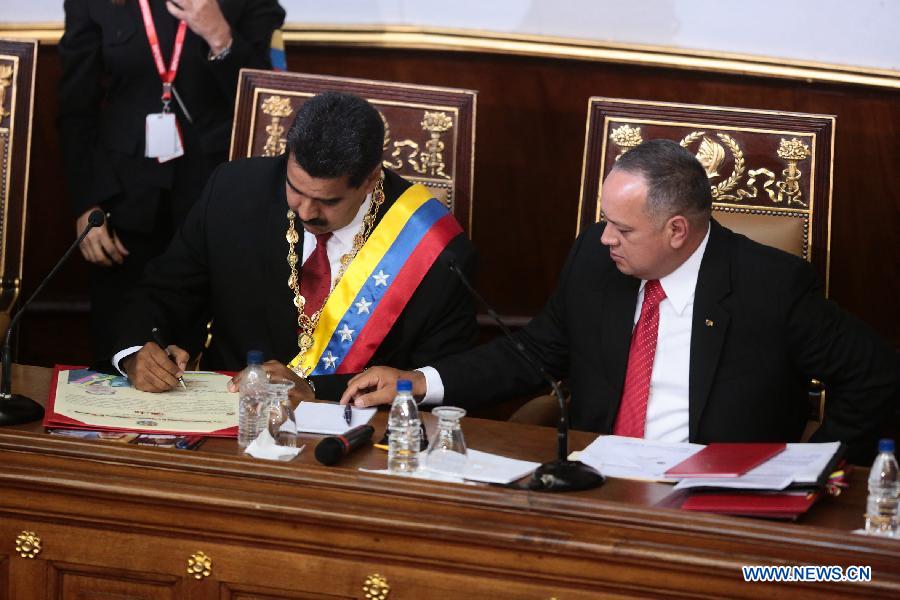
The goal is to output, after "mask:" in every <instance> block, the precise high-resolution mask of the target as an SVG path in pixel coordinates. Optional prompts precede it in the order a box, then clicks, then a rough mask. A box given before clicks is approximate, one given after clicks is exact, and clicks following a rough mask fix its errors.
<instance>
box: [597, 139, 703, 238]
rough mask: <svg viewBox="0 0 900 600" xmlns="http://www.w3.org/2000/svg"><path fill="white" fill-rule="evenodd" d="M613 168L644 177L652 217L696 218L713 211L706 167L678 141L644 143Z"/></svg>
mask: <svg viewBox="0 0 900 600" xmlns="http://www.w3.org/2000/svg"><path fill="white" fill-rule="evenodd" d="M614 168H615V169H621V170H623V171H627V172H629V173H638V174H640V175H642V176H643V178H644V181H646V182H647V206H646V210H647V213H648V214H649V215H650V216H653V217H660V216H662V217H665V218H667V219H668V218H669V217H671V216H674V215H676V214H682V215H685V216H686V217H688V218H691V219H692V220H693V219H694V218H697V217H700V218H708V217H709V215H710V214H711V211H712V192H711V191H710V189H709V178H708V177H707V175H706V169H704V168H703V165H701V164H700V161H698V160H697V158H696V157H695V156H694V155H693V154H691V153H690V152H688V151H687V149H685V148H683V147H682V146H681V145H679V144H678V143H677V142H673V141H672V140H664V139H655V140H648V141H646V142H642V143H641V144H639V145H638V146H635V147H634V148H632V149H631V150H629V151H628V152H626V153H625V154H623V155H622V156H621V157H619V160H617V161H616V164H615V166H614Z"/></svg>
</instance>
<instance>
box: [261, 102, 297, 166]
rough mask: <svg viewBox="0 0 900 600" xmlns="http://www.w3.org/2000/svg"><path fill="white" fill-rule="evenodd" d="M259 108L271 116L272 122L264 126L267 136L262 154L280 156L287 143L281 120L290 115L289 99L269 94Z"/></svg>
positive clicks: (291, 110)
mask: <svg viewBox="0 0 900 600" xmlns="http://www.w3.org/2000/svg"><path fill="white" fill-rule="evenodd" d="M260 108H261V109H262V111H263V113H265V114H267V115H269V116H270V117H272V122H271V123H270V124H269V125H267V126H266V134H267V137H266V144H265V146H263V156H280V155H282V154H284V150H285V148H286V145H287V139H286V138H285V137H284V125H282V124H281V120H282V119H285V118H287V117H290V116H291V113H292V112H293V109H292V108H291V101H290V99H288V98H285V97H283V96H269V97H268V98H266V99H265V100H264V101H263V103H262V104H261V105H260Z"/></svg>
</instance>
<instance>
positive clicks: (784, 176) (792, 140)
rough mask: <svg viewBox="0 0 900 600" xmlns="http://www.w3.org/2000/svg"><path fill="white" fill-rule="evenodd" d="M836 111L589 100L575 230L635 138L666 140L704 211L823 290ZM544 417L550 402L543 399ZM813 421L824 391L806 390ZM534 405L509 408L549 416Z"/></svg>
mask: <svg viewBox="0 0 900 600" xmlns="http://www.w3.org/2000/svg"><path fill="white" fill-rule="evenodd" d="M834 127H835V117H833V116H828V115H810V114H800V113H785V112H774V111H764V110H755V109H739V108H724V107H714V106H699V105H690V104H670V103H664V102H649V101H643V100H621V99H613V98H596V97H595V98H591V99H590V102H589V104H588V122H587V132H586V139H585V149H584V162H583V167H582V178H581V179H582V185H581V194H580V198H579V207H578V223H577V226H576V232H580V231H581V229H583V228H584V227H586V226H587V225H590V224H592V223H595V222H596V221H599V220H600V219H601V218H602V186H603V179H604V178H605V177H606V175H607V173H608V172H609V171H610V170H611V169H612V168H613V166H614V165H615V161H616V160H617V159H618V157H619V156H620V155H621V154H623V153H624V152H626V151H627V150H629V149H630V148H632V147H634V146H636V145H638V144H640V143H641V142H642V141H643V140H648V139H654V138H668V139H671V140H676V141H678V142H679V143H680V144H681V145H682V146H684V147H685V148H687V149H689V150H690V151H691V152H693V153H695V154H696V156H697V158H698V160H699V161H700V162H701V164H703V166H704V167H705V169H706V172H707V175H708V177H709V184H710V188H711V189H712V195H713V218H715V219H716V220H718V221H719V222H720V223H722V224H723V225H725V226H726V227H728V228H730V229H732V230H734V231H737V232H739V233H743V234H744V235H746V236H748V237H750V238H752V239H754V240H756V241H758V242H761V243H763V244H768V245H770V246H774V247H776V248H780V249H782V250H785V251H787V252H790V253H792V254H795V255H797V256H800V257H802V258H804V259H806V260H807V261H810V262H811V263H812V265H813V267H814V268H815V269H816V271H817V272H818V274H819V276H820V277H821V278H822V281H824V282H825V289H826V293H827V290H828V266H829V251H830V249H829V239H830V226H831V220H830V214H831V213H830V208H831V168H832V162H833V152H834V146H833V144H834ZM543 402H544V404H543V406H544V407H545V409H548V410H549V414H551V415H552V412H553V410H555V404H556V403H555V402H552V403H551V402H549V401H547V400H543ZM811 402H812V404H813V406H812V407H811V408H812V409H811V414H812V415H814V416H815V418H816V419H818V421H821V414H822V407H823V403H824V393H820V390H819V389H816V390H815V393H814V394H811ZM548 410H545V411H543V412H542V411H540V410H539V406H538V405H531V406H528V405H526V407H523V411H526V413H527V416H526V414H520V415H514V417H515V418H517V419H520V420H528V421H530V422H535V421H536V420H539V419H540V420H543V419H548V420H547V421H546V422H548V423H552V422H554V418H553V417H552V416H550V417H547V416H545V414H546V413H548Z"/></svg>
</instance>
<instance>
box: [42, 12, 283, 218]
mask: <svg viewBox="0 0 900 600" xmlns="http://www.w3.org/2000/svg"><path fill="white" fill-rule="evenodd" d="M219 6H220V8H221V10H222V13H223V15H224V17H225V19H226V20H227V21H228V23H229V24H230V25H231V29H232V36H233V42H232V49H231V53H230V55H229V56H227V57H225V58H224V59H223V60H221V61H209V60H208V59H207V57H208V54H209V46H208V45H207V44H206V42H204V41H203V38H201V37H199V36H198V35H196V34H195V33H193V32H192V31H191V30H190V29H188V31H187V34H186V36H185V41H184V50H183V52H182V55H181V62H180V67H179V69H178V75H177V77H176V79H175V87H176V88H177V90H178V93H179V95H180V96H181V98H182V100H183V101H184V104H185V105H186V107H187V110H188V112H189V113H190V115H191V117H192V118H193V124H191V123H189V122H188V121H187V119H186V118H185V116H184V114H183V112H182V111H181V108H180V107H179V106H178V104H177V102H175V100H174V99H173V101H172V104H171V108H172V111H173V112H174V113H175V114H176V115H177V117H178V123H179V126H180V128H181V132H182V137H183V138H184V145H185V156H183V157H182V158H179V159H176V160H174V161H169V162H166V163H162V164H160V163H159V162H158V161H157V160H156V159H148V158H144V128H145V124H144V121H145V117H146V116H147V115H148V114H149V113H158V112H160V110H161V108H162V103H161V100H160V95H161V93H162V84H161V82H160V78H159V74H158V73H157V71H156V66H155V63H154V61H153V57H152V54H151V51H150V44H149V42H148V41H147V34H146V33H145V32H144V24H143V20H142V19H141V10H140V7H139V5H138V2H137V1H136V0H129V1H128V2H121V3H118V2H112V1H111V0H66V2H65V12H66V27H65V33H64V34H63V37H62V39H61V40H60V43H59V53H60V58H61V59H62V66H63V74H62V78H61V82H60V89H59V94H60V95H59V100H60V113H59V130H60V138H61V141H62V153H63V162H64V166H65V172H66V179H67V181H68V185H69V195H70V197H71V199H72V202H73V209H74V211H75V213H76V214H78V215H80V214H81V213H82V212H84V211H85V210H87V209H88V208H89V207H91V206H93V205H95V204H101V205H102V206H103V207H104V209H106V210H109V211H111V212H112V213H113V222H114V224H115V225H116V226H117V227H121V228H124V229H127V230H129V231H150V230H151V229H152V228H153V225H154V218H155V216H156V211H157V204H158V202H159V197H160V190H171V189H173V188H175V187H184V188H188V189H189V190H190V192H191V193H186V194H183V195H180V196H178V202H180V203H182V204H185V206H175V207H173V210H174V211H175V212H176V214H178V213H182V216H183V213H184V212H186V211H187V209H188V208H189V207H190V204H192V203H193V202H194V201H195V200H196V197H197V195H198V193H199V192H200V190H201V189H202V188H203V185H204V183H205V182H206V178H207V177H208V176H209V173H210V172H211V171H212V169H213V168H214V167H215V166H216V165H217V164H218V163H220V162H222V161H224V160H225V158H226V152H227V150H228V143H229V139H230V133H231V121H232V112H233V110H234V98H235V94H236V90H237V79H238V71H239V70H240V69H241V68H242V67H253V68H260V69H267V68H270V63H269V44H270V39H271V35H272V31H274V30H275V29H277V28H279V27H280V26H281V24H282V23H283V21H284V10H282V8H281V7H280V6H279V5H278V2H277V1H276V0H221V1H220V2H219ZM150 7H151V12H152V13H153V21H154V24H155V26H156V30H157V34H158V36H159V40H160V49H161V51H162V53H163V60H164V62H165V64H166V67H167V68H168V65H169V60H170V57H171V53H172V46H173V44H174V40H175V30H176V29H177V24H178V23H177V20H176V19H175V18H174V17H172V16H171V15H170V14H169V13H168V11H167V10H166V8H165V2H163V1H162V0H151V2H150Z"/></svg>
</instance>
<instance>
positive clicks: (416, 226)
mask: <svg viewBox="0 0 900 600" xmlns="http://www.w3.org/2000/svg"><path fill="white" fill-rule="evenodd" d="M460 233H462V228H460V226H459V223H457V222H456V219H454V218H453V215H451V214H450V213H449V212H448V211H447V208H446V207H445V206H444V205H443V204H442V203H441V202H440V201H439V200H436V199H435V198H433V197H432V196H431V192H429V191H428V189H427V188H426V187H425V186H423V185H418V184H417V185H414V186H412V187H410V188H408V189H407V190H406V191H405V192H404V193H403V194H402V195H401V196H400V197H399V198H397V200H396V201H395V202H394V204H393V205H391V207H390V209H389V210H388V211H387V213H386V214H385V215H384V217H383V218H382V219H381V222H379V223H378V226H377V227H375V229H374V231H372V233H371V235H370V236H369V239H368V240H366V243H365V244H364V245H363V247H362V248H361V249H360V251H359V253H358V254H357V255H356V258H354V259H353V262H351V263H350V265H349V266H348V267H347V269H346V271H345V272H344V275H343V277H341V279H340V281H339V282H338V284H337V286H336V287H335V288H334V290H332V292H331V295H330V296H329V297H328V300H327V301H326V302H325V306H323V307H322V312H321V314H320V316H319V322H318V324H317V325H316V329H315V331H314V332H313V345H312V347H311V348H310V349H309V350H307V351H306V352H304V353H301V354H298V355H297V356H295V357H294V359H293V360H292V361H291V362H290V364H289V365H288V366H289V367H291V368H297V367H299V368H301V369H303V371H304V372H305V373H309V374H310V375H332V374H335V373H356V372H358V371H361V370H362V369H363V368H364V367H365V366H366V364H367V363H368V362H369V359H370V358H372V354H373V353H374V352H375V350H376V349H377V348H378V346H379V345H380V344H381V341H382V340H383V339H384V337H385V336H386V335H387V334H388V332H389V331H390V330H391V327H393V325H394V322H396V320H397V318H398V317H399V316H400V313H401V312H403V309H404V308H405V307H406V303H407V302H409V299H410V298H411V297H412V295H413V292H415V291H416V288H417V287H418V286H419V283H420V282H421V281H422V279H423V278H424V277H425V273H427V272H428V269H430V268H431V265H432V264H433V263H434V261H435V259H436V258H437V257H438V255H439V254H440V253H441V252H442V251H443V250H444V248H446V247H447V244H449V243H450V241H451V240H452V239H453V238H455V237H456V236H457V235H459V234H460Z"/></svg>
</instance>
